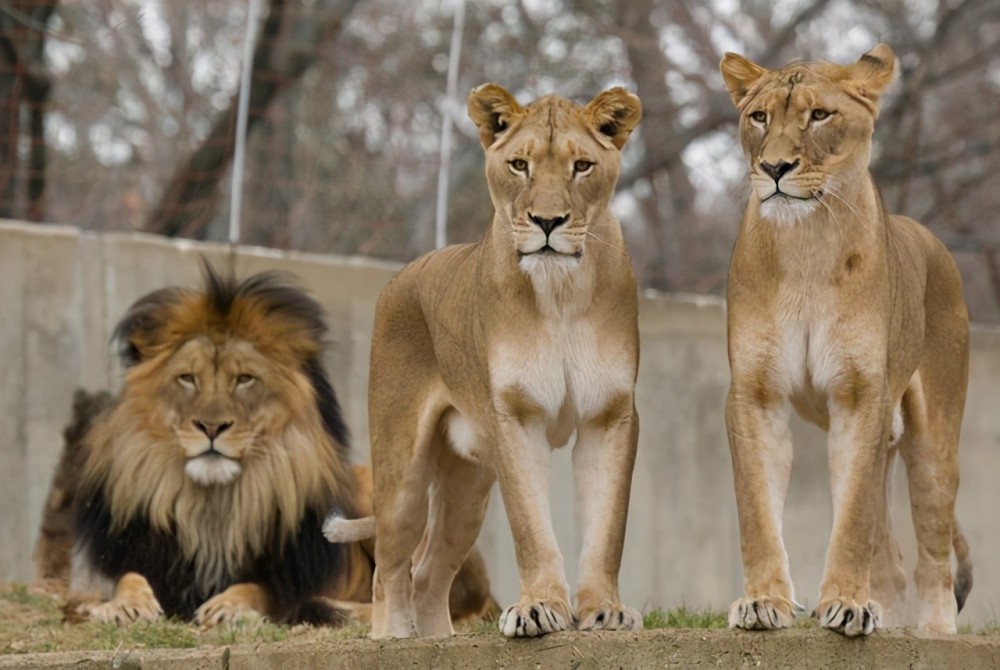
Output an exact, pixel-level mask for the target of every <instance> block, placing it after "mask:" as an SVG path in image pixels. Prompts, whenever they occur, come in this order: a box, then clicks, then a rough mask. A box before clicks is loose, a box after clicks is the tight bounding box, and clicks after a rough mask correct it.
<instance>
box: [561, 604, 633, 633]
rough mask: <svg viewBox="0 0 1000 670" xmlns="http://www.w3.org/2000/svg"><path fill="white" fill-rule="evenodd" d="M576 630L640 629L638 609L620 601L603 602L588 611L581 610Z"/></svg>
mask: <svg viewBox="0 0 1000 670" xmlns="http://www.w3.org/2000/svg"><path fill="white" fill-rule="evenodd" d="M576 629H577V630H642V615H641V614H639V611H638V610H636V609H634V608H632V607H628V606H627V605H622V604H621V603H604V604H602V605H601V607H598V608H597V609H595V610H591V611H590V612H585V611H581V612H580V621H579V623H578V624H577V626H576Z"/></svg>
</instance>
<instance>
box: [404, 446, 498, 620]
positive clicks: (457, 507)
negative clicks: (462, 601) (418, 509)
mask: <svg viewBox="0 0 1000 670" xmlns="http://www.w3.org/2000/svg"><path fill="white" fill-rule="evenodd" d="M434 451H435V455H434V472H433V475H432V480H431V487H430V504H429V519H428V524H427V533H426V536H425V537H424V544H423V551H422V552H420V555H419V556H418V557H417V559H416V562H415V567H414V569H413V591H414V604H415V607H416V623H417V634H418V635H420V636H432V635H451V634H452V633H454V630H453V629H452V623H451V622H452V619H451V613H450V609H449V595H450V593H451V587H452V584H453V582H454V579H455V575H456V574H457V573H458V571H459V569H460V568H461V567H462V564H463V563H464V562H465V559H466V557H467V556H468V555H469V551H470V550H471V549H472V545H473V544H474V543H475V541H476V538H477V537H478V536H479V529H480V527H481V526H482V524H483V517H484V515H485V514H486V504H487V502H489V496H490V487H492V486H493V481H494V477H493V474H492V472H491V471H490V470H489V469H487V468H484V467H482V466H480V465H479V464H477V463H473V462H472V461H469V460H466V459H463V458H462V457H460V456H458V455H457V454H455V453H454V452H453V451H452V450H451V447H450V446H449V445H448V444H447V443H446V442H445V441H444V440H438V441H437V442H436V444H435V446H434Z"/></svg>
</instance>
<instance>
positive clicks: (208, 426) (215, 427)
mask: <svg viewBox="0 0 1000 670" xmlns="http://www.w3.org/2000/svg"><path fill="white" fill-rule="evenodd" d="M232 425H233V422H232V421H226V422H223V423H209V422H208V421H198V420H197V419H195V422H194V427H195V428H197V429H198V430H200V431H201V432H203V433H205V436H206V437H207V438H208V439H210V440H214V439H215V438H217V437H218V436H219V435H221V434H222V433H224V432H225V431H226V429H227V428H229V427H230V426H232Z"/></svg>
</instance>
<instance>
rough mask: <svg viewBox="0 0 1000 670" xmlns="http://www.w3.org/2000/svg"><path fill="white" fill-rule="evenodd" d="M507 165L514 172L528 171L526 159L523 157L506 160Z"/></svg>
mask: <svg viewBox="0 0 1000 670" xmlns="http://www.w3.org/2000/svg"><path fill="white" fill-rule="evenodd" d="M507 165H509V166H510V169H511V170H513V171H514V172H527V171H528V161H526V160H524V159H523V158H515V159H513V160H511V161H508V162H507Z"/></svg>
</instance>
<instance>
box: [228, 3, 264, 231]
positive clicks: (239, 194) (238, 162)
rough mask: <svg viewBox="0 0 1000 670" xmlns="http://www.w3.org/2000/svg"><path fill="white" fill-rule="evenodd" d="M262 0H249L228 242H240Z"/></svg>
mask: <svg viewBox="0 0 1000 670" xmlns="http://www.w3.org/2000/svg"><path fill="white" fill-rule="evenodd" d="M259 15H260V0H250V4H249V6H248V7H247V25H246V34H245V35H244V38H243V65H242V69H241V72H240V95H239V99H238V101H237V104H236V147H235V151H234V153H233V174H232V188H231V189H230V202H229V243H230V244H239V243H240V216H241V214H242V212H241V211H240V210H241V208H242V206H243V168H244V164H245V162H246V145H247V117H248V115H249V113H250V85H251V75H252V74H253V52H254V41H255V40H254V36H255V35H256V34H257V17H258V16H259Z"/></svg>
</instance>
